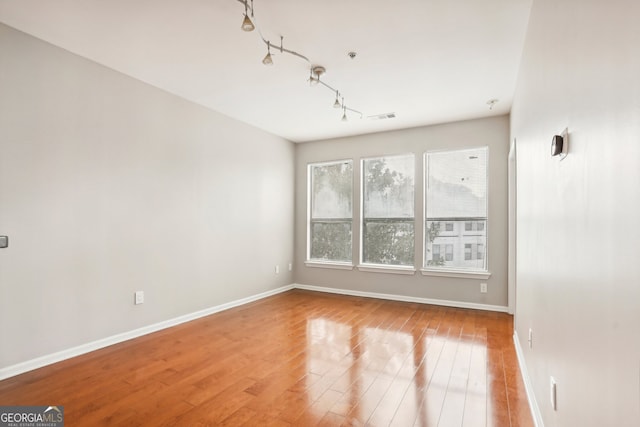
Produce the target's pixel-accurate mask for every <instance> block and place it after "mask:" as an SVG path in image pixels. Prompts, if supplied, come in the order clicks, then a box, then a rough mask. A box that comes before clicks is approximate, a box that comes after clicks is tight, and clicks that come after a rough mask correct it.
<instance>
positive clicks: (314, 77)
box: [237, 0, 363, 122]
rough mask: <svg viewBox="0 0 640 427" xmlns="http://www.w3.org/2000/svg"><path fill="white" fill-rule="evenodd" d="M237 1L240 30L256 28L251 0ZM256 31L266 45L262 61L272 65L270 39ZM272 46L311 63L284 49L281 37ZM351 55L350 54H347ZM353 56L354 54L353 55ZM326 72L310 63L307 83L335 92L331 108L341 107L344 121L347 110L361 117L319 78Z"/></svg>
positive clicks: (299, 55) (361, 115) (335, 90)
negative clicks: (240, 10) (240, 9)
mask: <svg viewBox="0 0 640 427" xmlns="http://www.w3.org/2000/svg"><path fill="white" fill-rule="evenodd" d="M237 1H238V2H240V3H242V4H243V5H244V19H243V21H242V27H241V28H242V30H244V31H253V30H254V29H256V26H255V18H254V15H253V0H251V4H250V5H249V0H237ZM249 12H251V18H249ZM258 33H259V34H260V38H261V39H262V41H263V42H264V44H266V45H267V54H266V55H265V57H264V58H263V59H262V63H263V64H264V65H273V58H272V57H271V41H270V40H267V39H265V38H264V36H263V35H262V33H261V32H260V30H259V29H258ZM274 47H275V48H276V49H278V50H279V51H280V53H288V54H290V55H293V56H297V57H298V58H300V59H303V60H305V61H307V63H309V64H311V61H310V60H309V58H307V57H306V56H304V55H302V54H300V53H298V52H295V51H293V50H289V49H285V48H284V46H283V37H282V36H280V46H275V45H274ZM349 55H350V56H351V54H349ZM353 56H355V55H353ZM351 58H352V59H353V57H351ZM325 72H326V69H325V68H324V67H322V66H320V65H312V66H311V67H310V70H309V73H310V74H309V84H310V85H312V86H318V85H321V86H324V87H326V88H327V89H329V90H331V91H332V92H335V94H336V99H335V101H334V103H333V108H340V107H342V121H344V122H346V121H347V110H349V111H352V112H354V113H358V114H360V118H362V117H363V114H362V112H360V111H358V110H354V109H353V108H349V107H347V106H346V105H345V103H344V97H342V102H340V101H339V100H338V98H339V97H340V95H341V94H340V92H339V91H338V90H337V89H335V88H333V87H331V86H330V85H328V84H327V83H325V82H324V81H322V80H320V77H321V76H322V75H323V74H324V73H325Z"/></svg>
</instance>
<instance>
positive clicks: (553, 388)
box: [549, 377, 558, 411]
mask: <svg viewBox="0 0 640 427" xmlns="http://www.w3.org/2000/svg"><path fill="white" fill-rule="evenodd" d="M549 389H550V392H551V394H550V396H549V397H550V398H551V408H553V410H554V411H557V410H558V394H557V393H558V391H557V384H556V379H555V378H553V377H549Z"/></svg>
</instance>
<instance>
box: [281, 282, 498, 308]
mask: <svg viewBox="0 0 640 427" xmlns="http://www.w3.org/2000/svg"><path fill="white" fill-rule="evenodd" d="M293 287H294V288H296V289H304V290H307V291H314V292H326V293H330V294H339V295H350V296H355V297H365V298H378V299H386V300H391V301H403V302H416V303H420V304H432V305H441V306H445V307H455V308H471V309H474V310H484V311H498V312H500V313H507V312H508V311H509V307H504V306H501V305H489V304H477V303H472V302H462V301H449V300H441V299H431V298H420V297H411V296H407V295H394V294H381V293H377V292H364V291H354V290H350V289H337V288H325V287H322V286H312V285H303V284H300V283H295V284H293Z"/></svg>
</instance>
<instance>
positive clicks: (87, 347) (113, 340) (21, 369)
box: [0, 285, 294, 381]
mask: <svg viewBox="0 0 640 427" xmlns="http://www.w3.org/2000/svg"><path fill="white" fill-rule="evenodd" d="M293 288H294V286H293V285H287V286H282V287H280V288H277V289H272V290H270V291H266V292H262V293H260V294H256V295H251V296H249V297H246V298H241V299H238V300H235V301H231V302H228V303H224V304H220V305H216V306H214V307H209V308H206V309H204V310H200V311H196V312H194V313H189V314H185V315H183V316H179V317H175V318H173V319H169V320H165V321H162V322H158V323H154V324H153V325H148V326H144V327H142V328H138V329H134V330H132V331H128V332H123V333H121V334H117V335H112V336H110V337H107V338H102V339H99V340H96V341H92V342H89V343H87V344H82V345H79V346H77V347H73V348H69V349H66V350H62V351H58V352H56V353H53V354H48V355H45V356H41V357H38V358H35V359H31V360H27V361H26V362H21V363H18V364H15V365H12V366H8V367H6V368H0V381H1V380H3V379H6V378H9V377H13V376H16V375H19V374H23V373H25V372H28V371H32V370H34V369H38V368H42V367H43V366H47V365H51V364H53V363H57V362H61V361H63V360H66V359H70V358H72V357H76V356H80V355H83V354H86V353H89V352H91V351H95V350H98V349H101V348H104V347H108V346H110V345H113V344H118V343H121V342H123V341H128V340H130V339H133V338H138V337H141V336H143V335H147V334H150V333H152V332H157V331H160V330H162V329H166V328H170V327H172V326H176V325H179V324H181V323H185V322H189V321H191V320H195V319H198V318H200V317H205V316H209V315H211V314H214V313H218V312H220V311H224V310H228V309H230V308H234V307H238V306H241V305H244V304H248V303H250V302H253V301H257V300H260V299H263V298H267V297H270V296H272V295H276V294H279V293H282V292H286V291H289V290H291V289H293Z"/></svg>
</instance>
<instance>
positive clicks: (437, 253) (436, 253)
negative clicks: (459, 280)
mask: <svg viewBox="0 0 640 427" xmlns="http://www.w3.org/2000/svg"><path fill="white" fill-rule="evenodd" d="M431 251H432V252H433V261H435V262H439V261H442V256H441V255H440V245H433V246H432V249H431Z"/></svg>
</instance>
